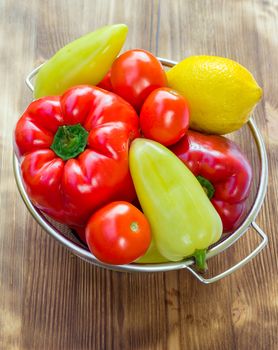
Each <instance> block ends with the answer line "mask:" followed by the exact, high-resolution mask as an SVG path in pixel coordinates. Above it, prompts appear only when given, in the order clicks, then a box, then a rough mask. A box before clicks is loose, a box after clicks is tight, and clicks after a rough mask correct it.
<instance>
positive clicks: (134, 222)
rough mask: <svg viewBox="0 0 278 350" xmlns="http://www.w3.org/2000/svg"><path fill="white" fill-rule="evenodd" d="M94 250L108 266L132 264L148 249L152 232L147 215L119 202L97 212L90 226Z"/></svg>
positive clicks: (91, 245)
mask: <svg viewBox="0 0 278 350" xmlns="http://www.w3.org/2000/svg"><path fill="white" fill-rule="evenodd" d="M86 240H87V244H88V246H89V249H90V251H91V252H92V253H93V254H94V255H95V256H96V257H97V258H98V259H99V260H101V261H103V262H105V263H108V264H115V265H121V264H128V263H130V262H132V261H134V260H136V259H137V258H139V257H140V256H142V255H143V254H144V253H145V252H146V251H147V249H148V247H149V245H150V243H151V229H150V225H149V223H148V221H147V219H146V217H145V216H144V214H143V213H142V212H141V211H140V210H139V209H137V208H136V207H135V206H134V205H132V204H130V203H128V202H124V201H117V202H112V203H109V204H107V205H106V206H104V207H102V208H101V209H99V210H98V211H96V212H95V213H94V214H93V215H92V216H91V218H90V219H89V221H88V224H87V226H86Z"/></svg>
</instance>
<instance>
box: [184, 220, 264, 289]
mask: <svg viewBox="0 0 278 350" xmlns="http://www.w3.org/2000/svg"><path fill="white" fill-rule="evenodd" d="M251 226H252V227H253V229H254V230H255V231H256V232H257V233H258V235H259V236H260V237H261V239H262V241H261V243H260V244H259V245H258V246H257V247H256V248H255V249H254V250H253V251H252V252H251V253H250V254H249V255H247V256H246V257H245V258H244V259H242V260H241V261H239V262H238V263H237V264H235V265H234V266H232V267H230V268H229V269H228V270H226V271H223V272H221V273H220V274H219V275H216V276H214V277H211V278H204V277H203V276H202V275H200V274H199V273H198V272H197V271H195V270H194V269H193V268H192V267H190V266H186V268H187V269H188V270H189V271H190V272H191V273H192V274H193V275H194V276H195V277H196V278H197V279H198V280H199V281H200V282H202V283H204V284H210V283H213V282H216V281H219V280H221V279H222V278H224V277H226V276H228V275H230V274H231V273H233V272H234V271H236V270H238V269H239V268H241V267H242V266H244V265H245V264H247V263H248V262H249V261H250V260H251V259H253V258H254V257H255V256H256V255H257V254H259V252H260V251H261V250H262V249H263V248H264V247H265V246H266V245H267V242H268V238H267V235H266V234H265V233H264V231H263V230H262V229H261V228H260V227H259V226H258V225H257V224H256V223H255V221H253V222H252V223H251Z"/></svg>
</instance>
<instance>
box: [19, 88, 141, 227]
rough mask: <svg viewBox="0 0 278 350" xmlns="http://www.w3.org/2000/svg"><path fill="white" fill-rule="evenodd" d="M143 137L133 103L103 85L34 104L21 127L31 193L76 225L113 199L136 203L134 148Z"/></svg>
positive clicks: (21, 148) (26, 180)
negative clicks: (131, 150)
mask: <svg viewBox="0 0 278 350" xmlns="http://www.w3.org/2000/svg"><path fill="white" fill-rule="evenodd" d="M72 126H74V127H72ZM137 136H138V116H137V114H136V112H135V110H134V109H133V107H131V106H130V105H129V104H128V103H127V102H126V101H124V100H123V99H122V98H120V97H119V96H117V95H115V94H113V93H111V92H107V91H104V90H102V89H100V88H97V87H92V86H78V87H74V88H72V89H69V90H68V91H66V92H65V93H64V94H63V95H62V96H60V97H59V96H54V97H45V98H42V99H39V100H36V101H34V102H32V103H31V104H30V105H29V107H28V108H27V110H26V111H25V112H24V114H23V115H22V117H21V118H20V119H19V121H18V123H17V125H16V129H15V148H16V152H17V155H18V158H19V159H20V162H21V171H22V176H23V180H24V184H25V187H26V189H27V193H28V195H29V197H30V198H31V200H32V202H33V203H34V204H35V205H36V206H37V207H38V208H39V209H41V210H43V211H44V212H45V213H47V214H48V215H50V216H51V217H53V218H54V219H56V220H58V221H60V222H62V223H65V224H68V225H70V226H74V227H76V226H83V225H85V223H86V221H87V219H88V218H89V216H90V215H91V214H92V212H93V211H94V210H96V209H97V208H98V207H100V206H102V205H104V204H106V203H108V202H110V201H113V200H128V201H132V200H133V199H134V198H135V190H134V187H133V183H132V180H131V177H130V173H129V168H128V149H129V144H130V142H131V141H132V140H133V139H134V138H135V137H137ZM57 154H59V155H57Z"/></svg>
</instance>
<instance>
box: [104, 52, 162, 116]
mask: <svg viewBox="0 0 278 350" xmlns="http://www.w3.org/2000/svg"><path fill="white" fill-rule="evenodd" d="M111 83H112V87H113V91H114V92H115V93H116V94H118V95H120V96H121V97H123V98H124V99H125V100H126V101H128V102H129V103H130V104H131V105H132V106H133V107H134V108H135V109H136V110H137V112H138V111H140V108H141V106H142V104H143V102H144V101H145V99H146V98H147V96H148V95H149V94H150V93H151V92H152V91H153V90H155V89H157V88H159V87H162V86H166V85H167V78H166V74H165V72H164V70H163V67H162V65H161V63H160V62H159V61H158V60H157V58H156V57H155V56H153V55H152V54H151V53H150V52H148V51H145V50H138V49H136V50H129V51H126V52H124V53H123V54H122V55H121V56H119V57H118V58H117V59H116V60H115V61H114V63H113V65H112V68H111Z"/></svg>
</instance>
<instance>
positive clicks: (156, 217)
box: [129, 138, 222, 269]
mask: <svg viewBox="0 0 278 350" xmlns="http://www.w3.org/2000/svg"><path fill="white" fill-rule="evenodd" d="M129 164H130V172H131V176H132V179H133V182H134V186H135V189H136V193H137V196H138V199H139V202H140V204H141V207H142V209H143V212H144V214H145V215H146V217H147V219H148V220H149V222H150V225H151V229H152V234H153V240H154V243H155V247H156V248H157V249H158V251H159V253H160V254H161V255H162V256H163V257H165V258H166V259H168V260H170V261H180V260H182V259H184V258H186V257H191V256H194V257H195V259H196V263H197V266H198V267H199V268H200V269H204V268H205V254H206V250H207V248H208V247H209V246H210V245H211V244H213V243H215V242H217V241H218V240H219V238H220V236H221V234H222V222H221V219H220V217H219V215H218V213H217V212H216V210H215V209H214V207H213V205H212V204H211V202H210V200H209V199H208V197H207V195H206V194H205V192H204V190H203V188H202V186H201V185H200V183H199V182H198V180H197V179H196V177H195V176H194V175H193V174H192V173H191V171H190V170H189V169H188V168H187V167H186V166H185V165H184V164H183V162H182V161H181V160H180V159H179V158H178V157H176V155H175V154H174V153H172V152H171V151H170V150H169V149H168V148H166V147H164V146H162V145H161V144H159V143H157V142H155V141H151V140H147V139H140V138H137V139H135V140H134V141H133V142H132V144H131V148H130V152H129ZM141 262H144V260H143V261H141ZM145 262H147V261H146V260H145Z"/></svg>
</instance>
